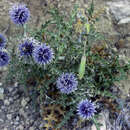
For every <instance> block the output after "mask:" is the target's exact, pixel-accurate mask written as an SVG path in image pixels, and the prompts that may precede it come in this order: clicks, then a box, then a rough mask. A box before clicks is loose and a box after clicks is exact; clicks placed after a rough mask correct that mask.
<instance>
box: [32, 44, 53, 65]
mask: <svg viewBox="0 0 130 130" xmlns="http://www.w3.org/2000/svg"><path fill="white" fill-rule="evenodd" d="M33 57H34V61H35V62H36V63H38V64H41V65H46V64H49V63H50V62H51V61H52V59H53V57H54V55H53V51H52V49H51V48H50V46H47V45H46V44H43V45H39V46H37V47H35V49H34V51H33Z"/></svg>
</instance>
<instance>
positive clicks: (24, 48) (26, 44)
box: [19, 38, 35, 57]
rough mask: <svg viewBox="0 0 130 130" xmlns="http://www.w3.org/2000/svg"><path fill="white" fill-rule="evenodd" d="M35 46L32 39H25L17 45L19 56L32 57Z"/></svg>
mask: <svg viewBox="0 0 130 130" xmlns="http://www.w3.org/2000/svg"><path fill="white" fill-rule="evenodd" d="M34 46H35V40H33V39H32V38H25V39H24V40H23V43H21V44H19V51H20V56H24V57H29V56H32V53H33V50H34Z"/></svg>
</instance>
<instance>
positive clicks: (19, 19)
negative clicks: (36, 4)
mask: <svg viewBox="0 0 130 130" xmlns="http://www.w3.org/2000/svg"><path fill="white" fill-rule="evenodd" d="M9 14H10V18H11V20H12V21H13V23H15V24H17V25H23V24H25V23H26V22H27V21H28V20H29V18H30V11H29V9H28V8H27V7H26V6H25V5H24V4H15V5H14V6H13V7H12V8H11V9H10V11H9Z"/></svg>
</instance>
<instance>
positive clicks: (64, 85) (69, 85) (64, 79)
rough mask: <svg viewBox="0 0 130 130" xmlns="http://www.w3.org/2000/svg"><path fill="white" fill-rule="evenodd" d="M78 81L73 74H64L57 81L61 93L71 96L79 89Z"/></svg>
mask: <svg viewBox="0 0 130 130" xmlns="http://www.w3.org/2000/svg"><path fill="white" fill-rule="evenodd" d="M77 86H78V81H77V79H76V77H75V75H74V74H73V73H65V74H64V73H63V74H62V75H61V76H60V77H59V78H58V80H57V88H58V89H59V90H60V91H61V93H65V94H69V93H71V92H74V91H75V90H76V89H77Z"/></svg>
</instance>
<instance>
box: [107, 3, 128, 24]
mask: <svg viewBox="0 0 130 130" xmlns="http://www.w3.org/2000/svg"><path fill="white" fill-rule="evenodd" d="M107 4H108V5H109V6H110V12H111V14H112V15H113V16H114V18H115V20H116V21H117V22H118V24H125V23H130V2H129V1H128V0H123V1H117V2H108V3H107Z"/></svg>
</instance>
